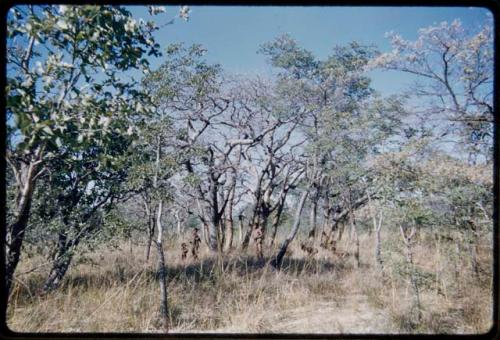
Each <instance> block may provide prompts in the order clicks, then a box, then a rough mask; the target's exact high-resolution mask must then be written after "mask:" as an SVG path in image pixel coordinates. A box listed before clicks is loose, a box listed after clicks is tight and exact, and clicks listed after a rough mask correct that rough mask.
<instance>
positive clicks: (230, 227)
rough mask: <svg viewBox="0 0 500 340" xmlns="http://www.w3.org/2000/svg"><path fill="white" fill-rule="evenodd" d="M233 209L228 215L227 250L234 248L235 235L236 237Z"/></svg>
mask: <svg viewBox="0 0 500 340" xmlns="http://www.w3.org/2000/svg"><path fill="white" fill-rule="evenodd" d="M232 214H233V209H232V208H231V209H229V212H228V216H227V220H226V221H227V225H226V228H227V234H228V235H227V250H228V251H230V250H231V249H232V248H233V237H234V229H233V228H234V221H233V215H232Z"/></svg>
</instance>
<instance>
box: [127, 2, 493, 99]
mask: <svg viewBox="0 0 500 340" xmlns="http://www.w3.org/2000/svg"><path fill="white" fill-rule="evenodd" d="M166 8H167V12H166V13H162V14H160V15H157V16H155V17H154V20H155V21H156V22H157V23H158V24H161V23H162V22H167V21H168V20H170V19H171V18H172V17H174V16H175V15H176V14H177V13H178V9H179V8H178V7H175V6H167V7H166ZM128 9H129V10H131V12H132V13H133V15H134V17H135V18H144V19H149V18H150V16H149V14H148V12H147V9H146V7H143V6H140V7H139V6H137V7H135V6H130V7H128ZM488 14H489V11H488V10H487V9H484V8H479V7H455V8H453V7H448V8H446V7H316V6H315V7H291V6H290V7H252V6H192V7H191V15H190V20H189V22H184V21H183V20H181V19H176V20H175V23H174V24H173V25H167V26H165V27H163V28H162V29H161V30H160V31H159V32H157V34H156V39H157V41H158V42H159V43H160V44H161V45H162V46H167V45H168V44H170V43H174V42H185V43H187V44H191V43H199V44H202V45H203V46H204V47H206V48H207V49H208V53H207V56H206V57H207V60H209V61H211V62H218V63H220V64H222V66H223V67H224V69H225V70H226V71H229V72H234V73H243V74H246V73H250V74H255V73H265V74H268V73H269V72H270V67H269V66H268V65H267V64H266V60H265V58H264V56H262V55H259V54H257V53H256V51H257V49H258V48H259V45H261V44H263V43H265V42H267V41H270V40H272V39H273V38H274V37H276V36H278V35H280V34H283V33H288V34H290V35H291V36H292V37H293V38H294V39H296V40H297V41H298V42H299V44H300V45H301V46H303V47H305V48H307V49H308V50H310V51H312V52H313V53H314V54H315V55H316V56H317V57H319V58H324V57H326V56H327V55H328V54H329V52H330V51H331V50H332V48H333V47H334V46H335V45H344V44H347V43H349V42H350V41H353V40H356V41H358V42H360V43H365V44H375V45H376V46H378V48H379V49H380V50H381V51H387V50H389V49H390V44H389V41H388V40H387V39H386V38H385V37H384V34H385V33H386V32H388V31H391V30H392V31H395V32H398V33H400V34H401V35H402V36H403V37H404V38H405V39H415V38H416V37H417V31H418V29H419V28H421V27H426V26H429V25H432V24H434V23H439V22H441V21H448V22H451V21H453V20H454V19H457V18H458V19H460V20H461V21H462V23H463V25H464V26H465V27H466V28H468V29H470V30H471V31H477V29H478V27H479V26H480V25H482V24H484V22H485V21H486V20H488ZM158 62H159V61H155V62H153V63H152V65H153V66H156V65H158ZM372 79H373V86H374V87H375V88H376V89H377V90H379V91H380V92H381V93H383V94H389V93H395V92H398V91H399V90H401V89H402V87H403V86H404V84H406V83H408V81H409V79H408V77H407V76H404V75H402V74H398V73H395V72H380V71H377V72H374V73H372Z"/></svg>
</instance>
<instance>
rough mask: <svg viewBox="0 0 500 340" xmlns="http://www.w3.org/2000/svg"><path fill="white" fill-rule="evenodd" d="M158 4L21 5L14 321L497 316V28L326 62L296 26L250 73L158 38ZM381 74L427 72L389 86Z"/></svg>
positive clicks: (16, 63)
mask: <svg viewBox="0 0 500 340" xmlns="http://www.w3.org/2000/svg"><path fill="white" fill-rule="evenodd" d="M148 8H149V12H150V14H152V15H156V17H158V18H159V19H158V22H157V23H155V22H153V21H144V20H142V19H138V18H134V17H133V15H132V13H130V11H128V10H127V9H126V8H124V7H122V6H94V5H92V6H90V5H89V6H74V5H67V6H66V5H61V6H56V5H37V6H34V5H33V6H32V5H26V6H16V7H12V8H11V9H10V11H9V14H8V15H7V22H6V24H7V39H6V52H7V56H6V58H7V65H6V107H5V129H6V136H7V137H6V142H5V150H4V157H3V160H4V166H5V168H4V169H5V182H4V183H5V206H6V209H5V226H6V227H5V229H4V231H5V234H4V237H5V238H4V242H5V243H4V251H5V256H4V260H5V262H4V266H5V267H4V268H5V270H4V275H5V277H4V283H5V288H6V289H4V299H5V300H4V301H7V302H8V303H7V305H6V306H4V308H5V311H6V322H7V325H8V327H9V328H10V329H11V330H13V331H16V332H42V333H47V332H49V333H50V332H142V333H148V332H157V333H158V332H159V333H165V332H169V333H197V332H201V333H208V332H218V333H308V334H309V333H327V334H333V333H357V334H360V333H452V334H456V333H465V334H477V333H486V332H488V331H489V330H490V328H491V327H492V322H493V316H492V315H493V314H492V311H493V295H492V278H493V276H492V275H493V274H492V271H493V268H492V266H493V197H494V195H493V130H494V129H493V127H494V108H493V60H494V50H493V28H492V27H493V26H492V23H490V22H485V23H484V25H482V26H481V27H479V28H478V29H476V30H474V31H471V30H466V29H464V27H463V26H462V24H461V22H460V21H459V20H455V21H453V22H451V23H448V22H442V23H439V24H436V25H433V26H430V27H425V28H422V29H421V30H420V31H419V32H418V39H416V40H414V41H409V40H405V39H404V38H403V37H402V36H400V35H399V34H397V33H391V34H389V35H388V37H387V38H388V39H389V41H390V43H391V45H392V50H391V51H389V52H383V51H379V50H378V48H377V47H376V46H374V45H368V46H367V45H362V44H360V43H357V42H351V43H349V44H347V45H344V46H332V49H331V53H330V54H329V55H328V57H326V58H322V59H321V58H318V57H316V56H315V55H314V54H313V53H312V52H311V51H309V50H307V49H305V48H304V47H302V46H301V45H300V44H299V43H298V42H297V41H296V40H295V39H294V38H293V37H292V36H290V35H287V34H284V35H280V36H277V37H276V38H275V39H273V40H271V41H268V42H262V45H261V46H260V47H259V48H258V51H256V52H257V53H259V54H260V55H264V56H265V57H266V58H267V61H268V63H269V65H271V66H272V67H273V70H274V74H273V75H272V76H269V75H255V76H245V75H238V74H231V73H229V72H226V71H225V70H224V65H221V64H216V63H210V62H208V61H207V60H206V58H205V55H206V52H207V51H206V49H205V48H204V47H203V46H202V45H187V44H182V43H177V44H171V45H169V46H160V44H158V43H157V42H156V41H155V35H154V34H155V32H156V31H157V30H158V29H159V26H160V25H165V24H164V22H165V15H167V14H168V13H163V12H165V8H164V7H162V6H149V7H148ZM168 15H170V14H168ZM168 15H167V16H168ZM162 16H163V17H162ZM189 16H190V9H189V7H187V6H182V7H180V10H179V13H178V14H177V15H176V18H178V19H181V20H182V19H184V20H187V19H188V18H189ZM172 23H173V25H172V26H170V29H180V28H177V27H176V24H175V23H174V22H173V21H171V22H168V23H167V24H172ZM188 24H189V23H188ZM151 58H159V60H160V61H161V62H160V64H159V66H157V67H151V66H150V60H151ZM374 70H378V71H380V70H383V71H386V72H398V73H401V74H405V75H407V76H408V77H409V79H412V80H414V82H412V85H410V86H408V87H407V88H401V91H400V93H399V94H397V95H390V96H384V95H381V94H380V93H379V92H378V91H377V89H375V88H373V86H372V83H371V78H370V74H371V72H373V71H374Z"/></svg>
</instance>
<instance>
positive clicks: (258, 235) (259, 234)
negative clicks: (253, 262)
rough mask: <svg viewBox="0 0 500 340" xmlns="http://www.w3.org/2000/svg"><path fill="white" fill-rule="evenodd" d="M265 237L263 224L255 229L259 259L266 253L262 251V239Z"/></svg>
mask: <svg viewBox="0 0 500 340" xmlns="http://www.w3.org/2000/svg"><path fill="white" fill-rule="evenodd" d="M263 238H264V233H263V231H262V226H259V227H258V228H257V229H255V237H254V238H253V240H254V242H255V245H256V246H257V258H258V259H259V260H261V259H263V258H264V254H263V253H262V241H263Z"/></svg>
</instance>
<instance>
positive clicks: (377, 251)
mask: <svg viewBox="0 0 500 340" xmlns="http://www.w3.org/2000/svg"><path fill="white" fill-rule="evenodd" d="M380 221H382V217H381V218H380ZM379 226H380V224H379ZM375 261H376V262H377V264H378V266H379V268H382V266H383V262H382V256H381V252H380V227H378V228H376V229H375Z"/></svg>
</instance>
